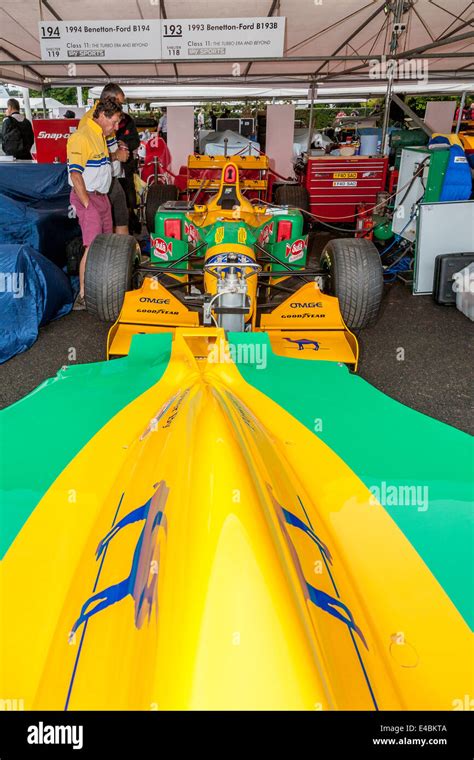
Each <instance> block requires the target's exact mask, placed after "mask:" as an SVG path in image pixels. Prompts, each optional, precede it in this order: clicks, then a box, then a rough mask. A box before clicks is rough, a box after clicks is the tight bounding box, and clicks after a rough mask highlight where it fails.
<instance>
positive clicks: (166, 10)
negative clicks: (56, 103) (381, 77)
mask: <svg viewBox="0 0 474 760" xmlns="http://www.w3.org/2000/svg"><path fill="white" fill-rule="evenodd" d="M394 6H395V3H394V2H393V0H362V2H360V0H338V2H335V1H334V0H332V2H331V0H329V1H324V2H321V3H320V2H319V1H318V2H314V1H313V0H279V1H278V0H273V2H272V0H240V2H239V4H238V6H236V4H235V2H230V0H219V2H216V0H206V2H204V1H203V0H199V1H198V0H193V1H191V0H160V2H156V3H155V2H153V3H151V2H147V1H146V0H135V2H134V3H131V2H130V1H129V0H102V2H101V3H97V2H96V1H95V0H81V2H80V3H78V2H76V1H75V0H22V2H21V3H19V2H18V0H0V15H1V25H2V41H1V43H0V79H3V80H4V81H10V82H16V83H18V84H22V85H27V86H30V87H31V86H32V87H38V86H41V85H42V84H45V85H48V86H50V85H52V84H57V85H62V86H67V85H76V84H90V85H92V84H101V83H103V82H104V81H117V82H119V83H121V84H129V85H133V84H160V85H161V84H163V85H164V84H169V85H176V84H180V85H190V84H194V85H201V86H206V85H207V84H211V83H214V84H221V85H224V84H225V86H226V88H228V89H230V88H234V87H237V88H239V87H241V86H242V85H249V84H254V85H256V86H258V87H262V86H268V85H269V84H271V85H273V86H281V85H285V86H288V85H293V86H297V85H306V86H308V84H309V83H310V82H316V83H317V84H318V88H319V91H320V93H321V92H322V90H323V89H324V88H325V87H331V86H333V85H334V84H336V83H337V85H340V84H341V85H344V86H345V87H347V86H349V87H350V86H351V85H352V84H356V85H359V84H371V80H370V77H369V70H370V61H371V60H373V59H374V58H376V57H379V56H382V55H385V56H388V55H389V52H390V39H391V35H392V29H393V20H394V18H393V14H392V13H391V12H387V11H388V10H389V9H390V8H393V7H394ZM405 8H406V12H405V13H404V15H403V19H402V20H403V23H404V24H405V28H404V31H402V33H401V34H400V36H399V42H398V52H397V55H398V56H400V57H402V56H406V57H407V58H414V57H422V59H423V61H426V62H427V66H428V77H429V83H430V84H436V83H444V82H454V81H456V82H461V83H466V82H470V81H472V78H473V73H474V71H473V49H474V47H473V43H474V30H473V24H472V19H473V10H472V9H473V4H472V3H471V2H467V0H446V1H445V2H444V3H441V2H435V0H405ZM236 14H238V15H239V17H242V18H254V17H256V16H269V17H270V16H276V15H278V16H284V17H286V35H285V46H284V57H283V58H272V59H261V60H253V61H246V62H243V63H242V64H241V68H240V71H239V72H238V75H235V71H233V70H232V66H231V65H230V64H231V61H229V60H223V61H222V60H217V61H206V62H201V61H196V60H195V59H192V60H186V61H183V60H181V61H180V62H179V63H177V62H176V61H175V60H174V61H173V63H170V62H169V61H168V60H167V61H157V60H152V61H126V62H124V61H116V62H114V61H112V62H110V61H104V63H102V64H99V63H98V62H96V61H90V62H89V63H87V62H84V63H82V62H81V63H80V64H77V66H75V68H74V70H73V71H71V70H70V69H71V67H70V61H59V62H58V61H57V60H54V61H41V59H40V45H39V39H38V21H40V20H44V21H46V22H51V23H54V22H55V21H56V20H65V21H67V20H70V21H81V20H83V21H86V20H91V21H94V20H97V21H107V20H115V19H118V20H120V19H123V20H128V19H136V20H137V21H141V20H147V19H153V18H155V19H158V18H160V17H161V18H168V19H202V18H215V19H225V18H232V17H235V16H236ZM81 60H82V59H81Z"/></svg>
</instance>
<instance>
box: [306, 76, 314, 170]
mask: <svg viewBox="0 0 474 760" xmlns="http://www.w3.org/2000/svg"><path fill="white" fill-rule="evenodd" d="M314 91H315V83H314V82H312V84H311V103H310V106H309V131H308V146H307V148H306V152H307V154H308V156H309V153H310V150H311V143H312V142H313V141H312V139H311V138H312V136H313V111H314Z"/></svg>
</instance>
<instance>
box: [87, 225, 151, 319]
mask: <svg viewBox="0 0 474 760" xmlns="http://www.w3.org/2000/svg"><path fill="white" fill-rule="evenodd" d="M139 263H140V248H139V246H138V243H137V241H136V240H135V238H134V237H132V236H131V235H116V234H114V233H111V234H108V235H97V237H96V238H95V239H94V241H93V242H92V243H91V245H90V248H89V252H88V254H87V261H86V271H85V277H84V298H85V302H86V308H87V311H88V312H89V314H93V315H94V316H96V317H98V318H99V319H100V320H101V321H102V322H110V321H115V320H116V319H117V317H118V315H119V314H120V309H121V308H122V304H123V299H124V297H125V293H126V292H127V290H132V281H133V275H134V270H135V268H136V266H137V265H138V264H139Z"/></svg>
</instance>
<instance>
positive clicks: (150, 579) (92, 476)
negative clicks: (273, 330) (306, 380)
mask: <svg viewBox="0 0 474 760" xmlns="http://www.w3.org/2000/svg"><path fill="white" fill-rule="evenodd" d="M228 350H229V346H228V345H227V343H226V340H225V335H224V333H223V331H222V330H219V329H215V328H211V329H207V328H199V327H194V328H186V327H183V328H176V330H175V334H174V340H173V348H172V354H171V359H170V362H169V365H168V368H167V370H166V372H165V374H164V375H163V377H162V378H161V380H160V381H159V382H158V383H156V384H155V385H153V386H152V387H151V388H150V389H149V390H148V391H146V392H145V393H143V394H142V395H140V396H139V397H138V398H136V400H134V401H133V402H132V403H130V404H129V405H128V406H126V407H125V408H123V409H122V411H120V413H118V414H117V415H116V416H115V417H113V418H112V419H111V420H110V421H109V422H108V424H106V425H105V427H103V428H102V429H101V430H100V431H99V432H98V433H97V434H96V435H95V436H94V437H93V438H92V439H91V440H90V441H89V443H88V444H87V445H86V446H85V447H84V448H83V449H82V450H81V451H80V452H79V453H78V454H77V456H76V457H75V458H74V459H73V460H72V461H71V463H70V464H69V466H68V467H67V468H66V469H65V470H64V471H63V472H62V473H61V475H60V476H59V477H58V478H57V479H56V481H55V482H54V483H53V485H52V486H51V487H50V489H49V491H47V493H46V494H45V496H44V497H43V499H42V500H41V501H40V503H39V504H38V506H37V508H36V509H35V510H34V512H33V513H32V514H31V516H30V518H29V519H28V521H27V523H26V524H25V526H24V528H23V529H22V530H21V532H20V533H19V534H18V535H17V537H16V539H15V541H14V542H13V544H12V546H11V547H10V549H9V551H8V552H7V554H6V556H5V558H4V560H3V563H2V576H1V583H2V584H3V587H4V588H13V587H14V588H16V589H18V593H16V594H13V593H8V594H5V595H4V601H3V604H2V614H3V619H4V620H7V621H8V625H3V626H1V633H0V636H1V651H2V652H8V657H4V658H3V660H2V662H1V674H0V687H1V693H2V694H3V695H5V697H6V696H11V697H18V696H21V697H22V698H23V699H24V705H25V709H63V708H64V707H67V708H68V709H74V710H79V709H107V710H110V709H112V710H114V709H117V710H126V709H138V710H168V709H170V710H176V709H219V710H221V709H224V710H232V709H257V710H258V709H270V710H271V709H276V710H280V709H281V710H288V709H290V710H297V709H304V710H333V709H359V710H374V709H376V708H377V707H378V708H379V709H383V710H400V709H412V710H419V709H433V710H434V709H437V710H438V709H439V710H449V709H451V703H452V699H453V697H454V696H456V695H461V696H462V695H463V694H465V693H468V689H469V685H468V681H469V676H468V672H467V671H468V668H467V667H466V663H468V662H470V661H471V658H472V649H471V635H470V632H469V629H468V627H467V625H466V623H465V622H464V621H463V619H462V617H461V615H460V614H459V613H458V611H457V610H456V608H455V607H454V605H453V604H452V602H451V601H450V599H449V598H448V597H447V595H446V594H445V592H444V591H443V589H442V588H441V586H440V585H439V584H438V582H437V581H436V580H435V579H434V578H433V576H432V574H431V572H430V571H429V570H428V568H427V566H426V565H425V564H424V562H423V561H422V560H421V558H420V556H419V555H418V553H417V552H416V551H415V550H414V548H413V547H412V545H411V544H410V542H409V541H408V540H407V538H406V537H405V536H404V534H403V533H402V532H401V530H400V529H399V528H398V527H397V526H396V524H395V523H394V522H393V520H392V519H391V518H390V516H389V515H388V514H387V512H386V511H385V510H384V509H383V508H382V507H381V506H380V504H379V503H377V502H376V501H375V500H374V497H373V496H372V495H371V494H370V492H369V491H368V490H367V488H366V487H365V486H364V485H363V483H362V482H361V481H360V480H359V479H358V478H357V477H356V476H355V475H354V473H353V472H352V471H351V470H350V469H349V467H348V466H347V465H346V464H345V463H344V462H343V461H342V460H341V459H340V458H339V457H338V456H337V455H336V454H335V453H334V452H333V451H332V450H331V449H330V448H328V447H327V446H326V445H325V444H324V443H323V442H322V441H321V440H319V439H318V438H317V436H315V435H314V434H313V433H311V432H309V431H308V430H307V429H306V428H304V427H303V426H302V425H301V424H300V423H299V422H297V421H296V420H295V419H294V418H293V417H292V416H291V415H289V414H288V413H287V412H285V411H284V410H282V408H281V407H279V406H278V405H277V404H276V403H274V402H273V401H271V400H270V399H269V398H268V397H266V396H265V395H263V394H262V393H260V392H259V391H257V390H256V389H255V388H253V387H251V386H249V385H247V383H246V382H245V381H244V380H243V378H242V376H241V375H240V373H239V372H238V370H237V368H236V366H235V365H234V364H233V363H232V362H229V361H226V360H222V357H223V356H224V355H225V353H226V351H228ZM143 505H146V514H145V517H143V515H142V513H140V515H141V516H140V517H138V516H136V517H135V519H132V518H131V517H130V515H131V514H132V513H134V510H137V509H139V508H140V507H143ZM142 511H143V510H142ZM135 514H136V515H138V514H139V513H135ZM289 515H291V516H292V517H291V519H289V518H288V516H289ZM122 521H123V524H122ZM121 524H122V527H121ZM106 537H107V538H106ZM98 547H99V553H98V555H97V558H96V552H97V550H98ZM127 579H128V580H129V583H128V586H127V589H128V591H127V593H126V594H125V596H122V597H120V595H119V594H118V591H117V593H116V600H115V601H113V599H114V594H113V593H112V591H110V589H116V590H117V584H120V583H122V584H123V582H124V581H126V580H127ZM120 588H122V587H120ZM311 589H313V590H315V591H316V592H317V600H319V603H315V601H314V598H312V596H311V594H312V593H313V594H314V591H313V592H312V591H311ZM114 593H115V592H114ZM94 594H97V595H98V597H97V598H96V599H95V601H94V602H93V603H91V601H90V600H91V598H92V597H93V596H94ZM107 598H108V599H109V600H110V599H112V602H111V603H110V604H108V605H106V606H105V607H104V608H103V609H100V607H99V609H98V610H97V611H96V612H95V614H90V617H89V618H88V619H87V620H83V621H82V622H78V620H79V621H80V615H81V610H82V611H83V612H84V611H85V610H86V609H89V610H92V609H93V608H94V605H100V601H101V600H102V601H103V600H104V599H107ZM73 629H74V633H73V634H72V635H71V631H72V630H73Z"/></svg>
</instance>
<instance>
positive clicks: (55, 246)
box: [0, 162, 81, 267]
mask: <svg viewBox="0 0 474 760" xmlns="http://www.w3.org/2000/svg"><path fill="white" fill-rule="evenodd" d="M69 193H70V187H69V185H68V182H67V170H66V165H65V164H34V163H29V162H28V163H26V162H25V163H15V162H13V163H3V164H0V244H2V243H25V244H28V245H31V246H32V247H33V248H34V249H35V250H37V251H39V252H40V253H42V254H43V256H46V258H47V259H50V260H51V261H54V263H55V264H58V265H59V266H61V267H62V266H63V265H64V264H65V263H66V252H65V248H66V244H67V243H68V241H69V240H71V239H72V238H74V237H77V236H80V234H81V231H80V228H79V224H78V222H77V219H75V218H70V216H71V211H70V202H69Z"/></svg>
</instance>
